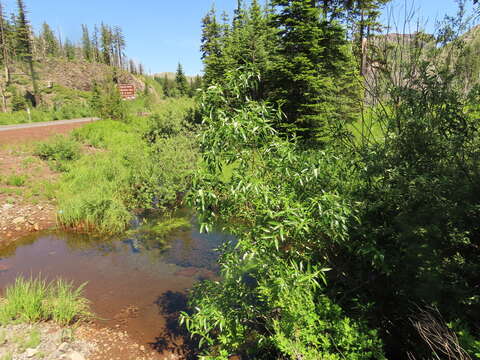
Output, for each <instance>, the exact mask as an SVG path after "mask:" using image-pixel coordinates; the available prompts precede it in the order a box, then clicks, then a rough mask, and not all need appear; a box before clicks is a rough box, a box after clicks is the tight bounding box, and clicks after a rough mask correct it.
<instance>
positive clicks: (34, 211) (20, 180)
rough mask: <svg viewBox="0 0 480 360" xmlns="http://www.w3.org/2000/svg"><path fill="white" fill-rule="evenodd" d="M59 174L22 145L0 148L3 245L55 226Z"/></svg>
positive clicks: (0, 208) (0, 205) (0, 210)
mask: <svg viewBox="0 0 480 360" xmlns="http://www.w3.org/2000/svg"><path fill="white" fill-rule="evenodd" d="M0 134H1V132H0ZM58 176H59V175H58V174H57V173H55V172H54V171H52V170H51V169H50V168H49V166H48V164H46V163H45V162H43V161H41V160H40V159H38V158H36V157H34V156H31V155H30V153H29V152H28V151H27V150H22V149H21V147H20V146H18V147H9V148H7V149H0V245H6V244H8V243H10V242H12V241H14V240H16V239H18V238H19V237H22V236H24V235H27V234H28V233H30V232H34V231H40V230H44V229H48V228H51V227H53V226H55V202H54V200H53V190H54V187H55V182H56V180H57V178H58Z"/></svg>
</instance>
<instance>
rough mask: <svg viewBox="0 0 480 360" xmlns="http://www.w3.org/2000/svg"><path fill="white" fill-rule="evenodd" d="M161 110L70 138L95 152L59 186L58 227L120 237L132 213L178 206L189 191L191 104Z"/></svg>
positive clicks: (193, 158)
mask: <svg viewBox="0 0 480 360" xmlns="http://www.w3.org/2000/svg"><path fill="white" fill-rule="evenodd" d="M164 105H165V107H163V106H160V107H158V108H157V111H158V113H157V114H153V115H152V116H151V117H150V118H148V119H146V118H140V117H134V116H130V117H129V121H128V123H124V122H118V121H113V120H102V121H98V122H95V123H91V124H88V125H86V126H84V127H82V128H81V129H78V130H75V131H74V133H73V135H72V136H73V138H75V139H76V140H77V141H80V142H82V143H84V144H89V145H91V146H93V147H95V148H97V149H98V151H95V152H94V153H92V154H89V155H86V156H84V157H82V158H81V159H79V160H78V161H76V162H75V163H74V164H72V166H69V167H68V171H67V173H66V174H65V175H64V177H63V179H62V181H61V182H60V185H59V191H58V200H59V208H60V213H59V215H58V218H59V221H60V223H61V224H63V225H64V226H66V227H71V228H75V229H77V230H95V231H99V232H104V233H118V232H121V231H124V230H125V229H126V228H127V227H128V225H129V223H130V220H131V219H132V216H133V215H132V211H133V210H135V209H151V208H156V209H160V210H166V209H167V208H169V207H172V206H176V204H177V202H178V199H179V197H180V196H181V194H182V193H184V192H185V191H186V190H187V188H188V186H189V185H190V182H191V177H192V173H193V171H194V169H195V168H196V164H197V155H196V154H197V149H196V146H195V140H194V138H193V136H192V135H190V134H189V133H188V129H187V127H186V124H185V120H184V118H185V116H186V114H187V110H188V108H189V103H188V102H186V101H183V100H175V101H173V100H172V101H169V102H168V103H165V104H164ZM159 119H162V120H159ZM172 129H173V130H172ZM92 184H96V186H92Z"/></svg>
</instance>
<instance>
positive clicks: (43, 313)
mask: <svg viewBox="0 0 480 360" xmlns="http://www.w3.org/2000/svg"><path fill="white" fill-rule="evenodd" d="M84 287H85V284H83V285H81V286H80V287H78V288H75V287H74V286H73V284H72V283H70V282H67V281H65V280H61V279H58V280H55V281H52V282H47V281H45V280H43V279H42V278H41V277H37V278H30V279H25V278H23V277H19V278H17V279H16V280H15V283H14V284H13V285H10V286H7V287H6V289H5V294H4V298H3V299H1V300H0V301H1V306H0V324H2V325H5V324H8V323H11V322H27V323H34V322H38V321H48V320H53V321H55V322H56V323H58V324H61V325H69V324H71V323H73V322H75V321H79V320H83V319H86V318H88V317H90V316H91V313H90V311H89V309H88V301H87V300H86V299H85V298H83V297H82V292H83V289H84Z"/></svg>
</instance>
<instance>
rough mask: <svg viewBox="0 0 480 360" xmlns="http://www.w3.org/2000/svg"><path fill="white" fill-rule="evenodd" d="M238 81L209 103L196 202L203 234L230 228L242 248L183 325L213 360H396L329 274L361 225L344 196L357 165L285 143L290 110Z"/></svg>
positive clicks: (212, 92)
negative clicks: (334, 290) (345, 302)
mask: <svg viewBox="0 0 480 360" xmlns="http://www.w3.org/2000/svg"><path fill="white" fill-rule="evenodd" d="M233 75H235V76H232V79H233V80H232V82H230V83H229V85H228V86H229V87H227V88H221V87H210V88H209V89H207V90H206V91H205V93H204V94H203V97H202V99H201V102H200V103H201V109H200V111H201V113H202V114H203V122H204V129H203V133H202V137H201V144H200V146H201V148H202V149H203V152H202V163H201V164H202V166H201V167H200V168H199V171H198V173H197V176H196V177H195V180H194V182H193V184H194V187H193V189H192V191H191V193H190V198H189V199H190V203H191V204H192V205H193V206H194V209H195V210H196V211H197V214H198V218H199V220H200V222H201V224H202V225H201V227H202V229H204V230H207V231H208V230H210V229H212V228H213V226H215V225H216V224H217V225H218V224H219V223H221V224H222V225H223V227H224V228H225V230H226V231H228V232H231V233H233V234H235V235H237V236H238V242H237V243H236V244H235V246H233V244H232V245H228V244H227V245H226V246H225V247H224V248H223V249H222V252H221V258H220V268H221V275H222V281H219V282H210V281H207V282H204V283H202V284H200V285H198V286H197V287H196V289H195V290H194V292H193V294H192V295H193V296H192V297H191V302H190V305H191V312H190V313H184V314H183V316H182V321H183V322H184V323H185V324H186V326H187V329H188V330H189V331H190V332H191V333H192V335H195V336H196V338H198V339H199V341H200V345H201V346H202V349H203V351H204V353H203V354H204V355H205V358H211V359H228V357H229V356H230V355H231V354H232V353H237V354H240V355H242V357H243V356H245V357H246V358H254V359H280V358H285V359H300V358H301V359H311V360H313V359H332V360H334V359H335V360H337V359H344V358H346V359H362V360H371V359H384V357H385V356H384V354H383V343H382V341H381V340H380V339H379V335H378V334H377V331H375V330H373V329H371V328H370V327H369V325H368V323H367V320H366V319H364V318H362V317H361V316H358V314H357V316H349V315H348V314H347V313H346V312H345V310H344V309H343V308H342V307H341V306H340V304H338V303H337V302H336V299H335V298H334V297H332V296H331V294H330V289H329V286H327V281H326V280H327V275H328V273H329V272H330V271H328V270H331V269H327V268H325V267H323V266H322V264H328V260H329V254H330V253H331V252H332V251H333V250H334V249H335V248H336V247H338V246H339V245H340V244H344V243H348V225H349V223H350V222H352V221H355V215H356V214H355V211H354V208H353V204H352V203H351V202H350V201H349V199H348V198H347V197H346V196H344V195H343V194H344V193H345V192H348V191H350V190H351V188H354V187H355V185H356V184H355V181H357V180H356V176H354V174H353V172H352V170H351V167H350V166H349V165H350V164H348V163H343V161H341V160H340V159H339V158H338V157H337V156H335V155H334V154H333V153H331V152H327V151H310V150H308V149H307V150H305V149H304V148H303V147H301V146H299V145H298V144H297V143H295V141H287V140H285V139H282V138H281V137H280V136H278V135H277V133H276V131H275V130H274V129H273V126H272V125H273V124H274V123H275V122H276V121H277V120H278V116H279V113H278V112H277V111H275V110H274V109H272V108H270V107H269V106H268V105H267V104H265V103H263V102H256V101H252V100H251V99H249V97H248V96H247V95H246V94H248V93H249V91H248V88H245V87H249V86H252V87H253V86H254V85H253V84H252V79H254V78H255V76H251V74H233ZM230 96H231V98H232V100H230ZM231 107H234V110H232V108H231Z"/></svg>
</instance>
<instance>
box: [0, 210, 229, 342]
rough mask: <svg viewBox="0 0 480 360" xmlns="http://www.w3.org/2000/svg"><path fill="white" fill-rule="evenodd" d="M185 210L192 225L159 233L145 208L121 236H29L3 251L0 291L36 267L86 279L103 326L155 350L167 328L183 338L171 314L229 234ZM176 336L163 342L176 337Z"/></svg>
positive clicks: (210, 271)
mask: <svg viewBox="0 0 480 360" xmlns="http://www.w3.org/2000/svg"><path fill="white" fill-rule="evenodd" d="M182 216H187V217H188V220H190V223H191V226H189V227H185V226H183V227H181V228H178V229H176V230H172V231H170V232H168V233H162V234H159V233H155V232H152V231H151V229H152V226H155V225H157V224H158V223H159V221H160V220H161V219H159V218H158V217H155V216H152V214H147V215H143V216H141V217H139V218H138V219H137V221H136V224H135V225H136V228H135V229H133V230H134V231H130V232H128V233H126V234H125V235H123V236H110V237H100V236H95V235H92V234H90V235H86V234H70V233H64V232H50V233H41V234H35V235H32V236H29V237H27V238H25V239H23V240H22V241H20V242H17V243H16V244H13V245H11V246H9V247H6V248H3V249H0V291H1V289H2V288H4V287H5V286H6V285H8V284H11V283H12V282H13V281H14V280H15V278H16V277H17V276H19V275H25V276H29V275H36V274H39V273H41V274H42V276H45V277H46V278H55V277H59V276H60V277H63V278H66V279H68V280H71V281H74V283H76V284H78V285H79V284H81V283H84V282H88V285H87V288H86V296H87V297H88V298H89V299H90V301H91V302H92V307H93V309H92V310H93V311H94V312H95V313H96V314H97V315H99V317H100V318H102V319H105V320H104V321H103V323H104V324H106V325H107V326H112V327H115V328H117V326H121V329H122V330H123V329H124V330H126V331H128V332H129V333H130V334H131V335H132V334H133V337H134V338H136V339H138V341H143V342H144V343H145V344H146V343H150V344H152V346H153V344H154V345H155V346H156V348H157V349H158V350H161V349H162V348H164V346H163V345H161V341H160V339H162V338H165V337H166V338H168V336H167V335H166V334H170V333H171V336H173V337H175V338H177V340H178V344H180V343H184V339H182V337H183V336H182V334H180V333H176V332H172V329H171V327H172V326H173V325H172V324H173V321H172V320H171V319H173V317H174V316H176V315H177V312H178V311H177V310H176V309H177V307H178V309H180V308H182V306H183V305H184V300H183V299H184V294H185V291H186V290H187V289H189V288H191V287H192V286H193V284H194V282H195V281H198V280H199V279H202V278H212V277H215V270H216V258H217V254H216V252H215V249H216V248H218V247H219V246H220V245H221V244H222V243H224V242H227V241H233V240H234V239H233V237H232V236H229V235H225V234H222V233H220V232H213V233H210V234H200V233H199V230H198V226H197V224H196V223H195V219H194V218H192V216H191V215H190V214H188V213H187V212H184V213H183V214H182ZM172 294H175V296H173V295H172ZM167 300H168V301H167ZM132 305H133V306H135V308H138V309H139V312H138V314H136V317H135V318H128V319H125V317H124V316H123V315H124V314H126V312H125V309H128V308H131V307H132ZM167 305H168V306H167ZM172 309H175V311H174V310H172ZM159 310H161V311H160V312H159ZM118 319H122V322H119V320H118ZM169 336H170V335H169ZM173 337H172V338H168V339H167V342H168V343H171V342H173ZM175 343H177V341H175Z"/></svg>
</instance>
